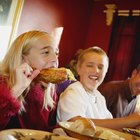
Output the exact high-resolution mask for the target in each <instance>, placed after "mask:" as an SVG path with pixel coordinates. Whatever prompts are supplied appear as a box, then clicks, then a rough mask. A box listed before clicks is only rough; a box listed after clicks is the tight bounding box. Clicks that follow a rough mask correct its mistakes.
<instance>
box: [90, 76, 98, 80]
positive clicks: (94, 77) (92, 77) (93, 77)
mask: <svg viewBox="0 0 140 140" xmlns="http://www.w3.org/2000/svg"><path fill="white" fill-rule="evenodd" d="M89 78H91V79H94V80H97V79H98V77H97V76H89Z"/></svg>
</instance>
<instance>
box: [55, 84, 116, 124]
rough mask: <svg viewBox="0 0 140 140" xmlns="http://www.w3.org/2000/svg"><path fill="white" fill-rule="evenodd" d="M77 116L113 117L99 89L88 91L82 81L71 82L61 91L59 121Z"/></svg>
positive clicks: (58, 110)
mask: <svg viewBox="0 0 140 140" xmlns="http://www.w3.org/2000/svg"><path fill="white" fill-rule="evenodd" d="M76 116H81V117H86V118H94V119H95V118H96V119H108V118H113V117H112V114H111V113H110V112H109V110H108V109H107V106H106V101H105V98H104V96H103V95H101V93H100V92H99V91H98V90H96V91H94V92H93V93H88V92H86V91H85V89H84V88H83V86H82V84H81V83H80V82H75V83H73V84H71V85H70V86H68V88H67V89H66V90H65V91H64V92H63V93H61V96H60V99H59V102H58V109H57V121H58V122H60V121H67V120H69V119H70V118H73V117H76Z"/></svg>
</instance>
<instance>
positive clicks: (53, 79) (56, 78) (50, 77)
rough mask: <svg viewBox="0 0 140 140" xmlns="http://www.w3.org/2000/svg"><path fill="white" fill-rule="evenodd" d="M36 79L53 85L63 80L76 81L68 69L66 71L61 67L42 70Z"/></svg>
mask: <svg viewBox="0 0 140 140" xmlns="http://www.w3.org/2000/svg"><path fill="white" fill-rule="evenodd" d="M37 79H38V80H41V81H43V82H45V83H55V84H56V83H61V82H63V81H65V80H71V81H76V79H75V77H74V75H73V73H72V72H71V71H70V69H66V68H63V67H62V68H49V69H43V70H41V71H40V74H39V75H38V76H37Z"/></svg>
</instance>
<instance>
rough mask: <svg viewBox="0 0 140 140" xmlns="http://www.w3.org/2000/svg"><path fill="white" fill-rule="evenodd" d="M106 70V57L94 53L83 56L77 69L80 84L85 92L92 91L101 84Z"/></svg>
mask: <svg viewBox="0 0 140 140" xmlns="http://www.w3.org/2000/svg"><path fill="white" fill-rule="evenodd" d="M107 69H108V60H107V57H106V56H104V55H101V54H98V53H95V52H88V53H86V54H84V55H83V58H82V61H81V64H79V65H78V67H77V72H78V74H79V76H80V82H81V83H82V85H83V86H84V88H85V89H86V90H87V91H93V90H96V89H97V88H98V86H99V85H100V84H101V83H102V81H103V79H104V77H105V75H106V72H107Z"/></svg>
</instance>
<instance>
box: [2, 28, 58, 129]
mask: <svg viewBox="0 0 140 140" xmlns="http://www.w3.org/2000/svg"><path fill="white" fill-rule="evenodd" d="M53 67H54V68H55V67H58V46H56V42H55V39H54V38H53V37H52V36H51V35H49V34H48V33H46V32H43V31H37V30H34V31H29V32H25V33H23V34H21V35H20V36H19V37H17V38H16V39H15V41H14V42H13V44H12V45H11V47H10V48H9V50H8V52H7V54H6V56H5V58H4V59H3V61H2V63H1V65H0V129H1V130H2V129H6V128H30V129H39V130H47V131H51V130H52V129H53V128H54V127H55V125H56V105H57V98H58V97H57V94H56V92H55V85H54V84H51V83H48V84H46V83H43V82H42V81H37V80H36V79H35V77H37V75H38V74H39V73H40V70H42V69H44V68H53Z"/></svg>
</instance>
